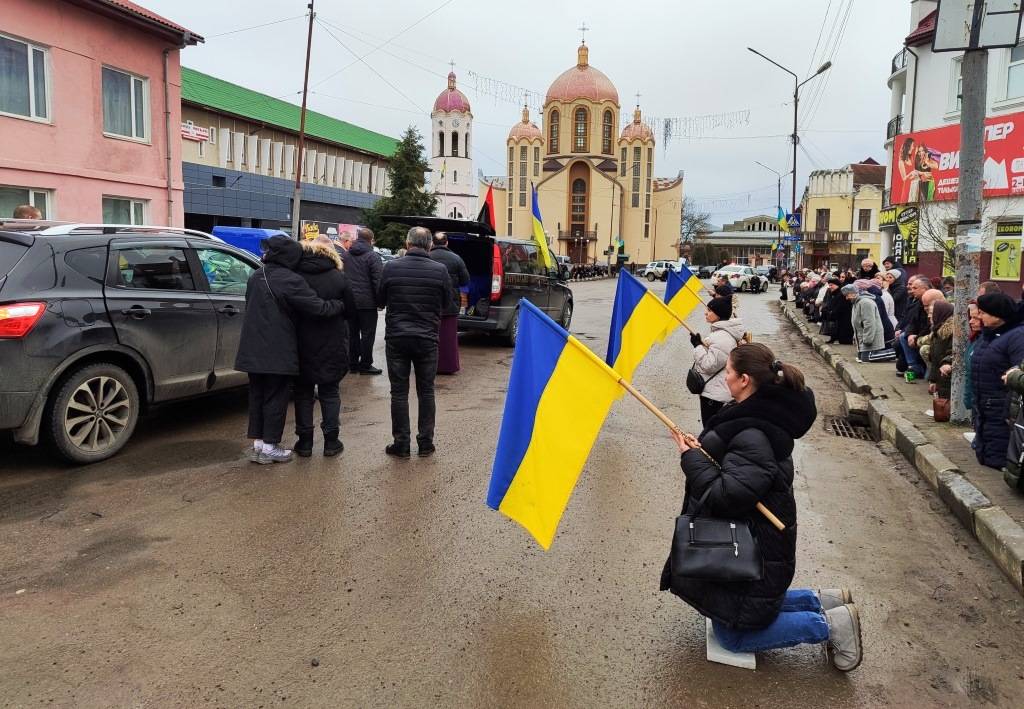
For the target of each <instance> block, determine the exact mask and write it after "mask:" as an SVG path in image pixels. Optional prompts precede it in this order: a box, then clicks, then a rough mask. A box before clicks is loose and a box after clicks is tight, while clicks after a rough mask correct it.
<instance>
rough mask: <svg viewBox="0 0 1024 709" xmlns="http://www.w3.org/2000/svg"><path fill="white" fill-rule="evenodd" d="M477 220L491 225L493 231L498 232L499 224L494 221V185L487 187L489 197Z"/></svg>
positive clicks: (485, 200) (485, 199) (486, 198)
mask: <svg viewBox="0 0 1024 709" xmlns="http://www.w3.org/2000/svg"><path fill="white" fill-rule="evenodd" d="M476 220H477V221H478V222H481V223H483V224H487V225H489V226H490V227H491V230H492V231H497V224H496V223H495V220H494V185H487V196H486V197H485V198H484V204H483V206H482V207H480V214H478V215H477V217H476Z"/></svg>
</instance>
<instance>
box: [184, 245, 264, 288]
mask: <svg viewBox="0 0 1024 709" xmlns="http://www.w3.org/2000/svg"><path fill="white" fill-rule="evenodd" d="M196 254H198V255H199V263H201V264H202V265H203V272H204V273H205V274H206V280H207V281H208V282H209V284H210V292H212V293H225V294H228V295H245V286H246V284H247V283H248V282H249V276H251V275H252V272H253V271H254V270H256V269H254V268H253V267H252V266H250V265H249V264H248V263H246V262H245V261H243V260H242V259H240V258H238V257H237V256H235V255H234V254H229V253H228V252H227V251H221V250H220V249H196Z"/></svg>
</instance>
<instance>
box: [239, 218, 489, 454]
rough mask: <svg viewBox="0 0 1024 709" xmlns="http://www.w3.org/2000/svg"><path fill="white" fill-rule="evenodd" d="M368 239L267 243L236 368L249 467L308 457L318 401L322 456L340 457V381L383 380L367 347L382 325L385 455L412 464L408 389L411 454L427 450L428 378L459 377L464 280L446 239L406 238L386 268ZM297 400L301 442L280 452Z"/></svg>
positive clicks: (252, 285)
mask: <svg viewBox="0 0 1024 709" xmlns="http://www.w3.org/2000/svg"><path fill="white" fill-rule="evenodd" d="M373 241H374V235H373V232H372V231H370V230H369V229H366V228H364V227H360V228H359V230H358V232H357V235H356V238H355V239H352V238H351V237H349V236H348V235H345V236H343V237H341V238H340V239H339V240H338V242H337V243H335V242H333V241H331V240H330V239H329V238H327V237H326V236H322V237H318V238H317V239H315V240H311V241H303V242H298V241H295V240H293V239H290V238H288V237H284V236H275V237H271V238H270V239H267V241H266V251H265V252H264V254H263V257H262V259H263V267H262V268H260V269H258V270H256V271H254V272H253V274H252V275H251V276H250V278H249V281H248V285H247V287H246V295H245V299H246V312H245V320H244V322H243V325H242V335H241V339H240V343H239V348H238V354H237V357H236V360H235V368H236V369H238V370H239V371H242V372H246V373H248V375H249V427H248V437H249V439H250V440H251V441H252V450H251V454H250V460H252V461H253V462H254V463H260V464H268V463H286V462H288V461H290V460H292V456H293V452H294V454H296V455H299V456H303V457H308V456H310V455H312V453H313V430H314V405H315V402H316V401H319V402H320V418H321V424H320V425H321V429H322V431H323V437H324V450H323V453H324V455H325V456H328V457H330V456H335V455H338V454H339V453H341V452H342V450H343V449H344V445H343V444H342V442H341V439H340V412H341V396H340V385H341V381H342V380H343V379H344V378H345V376H346V375H347V374H349V373H357V374H363V375H378V374H381V373H382V370H381V369H380V368H378V367H376V366H374V362H373V346H374V338H375V336H376V332H377V314H378V311H379V310H384V311H385V321H384V322H385V325H384V339H385V357H386V360H387V369H388V378H389V379H390V384H391V428H392V438H393V441H392V443H390V444H389V445H388V446H387V447H386V448H385V453H387V454H388V455H390V456H394V457H397V458H409V457H410V456H411V439H412V433H411V430H410V423H409V380H410V378H411V377H412V376H413V374H415V378H416V394H417V399H418V420H417V436H416V442H417V453H418V454H419V455H420V456H428V455H431V454H432V453H434V451H435V450H436V448H435V445H434V420H435V403H434V379H435V375H436V374H454V373H456V372H457V371H458V370H459V355H458V323H457V318H458V314H459V312H460V308H461V309H464V308H465V298H466V295H465V288H466V287H467V286H468V284H469V272H468V270H467V269H466V264H465V263H464V262H463V261H462V259H461V258H460V257H459V256H458V255H457V254H455V253H454V252H452V251H451V250H450V249H448V248H447V244H448V242H447V237H446V236H445V235H444V234H443V233H440V232H439V233H437V234H433V235H432V234H431V232H430V231H429V230H428V229H424V228H422V227H413V228H412V229H410V230H409V233H408V235H407V237H406V249H405V253H404V255H403V256H402V257H401V258H397V259H394V260H392V261H389V262H388V263H387V264H382V262H381V259H380V257H379V256H378V255H377V253H376V252H375V251H374V250H373ZM293 392H294V405H295V435H296V441H295V444H294V445H293V446H292V447H291V448H286V447H284V446H283V445H282V441H283V438H284V427H285V418H286V416H287V410H288V401H289V398H290V397H291V396H292V393H293Z"/></svg>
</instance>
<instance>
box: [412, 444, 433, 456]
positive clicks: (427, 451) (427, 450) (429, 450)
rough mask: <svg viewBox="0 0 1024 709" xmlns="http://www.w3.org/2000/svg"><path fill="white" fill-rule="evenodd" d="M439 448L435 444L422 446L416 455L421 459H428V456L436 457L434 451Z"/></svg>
mask: <svg viewBox="0 0 1024 709" xmlns="http://www.w3.org/2000/svg"><path fill="white" fill-rule="evenodd" d="M436 450H437V447H436V446H434V444H433V443H427V444H426V445H423V446H420V447H419V450H417V451H416V455H418V456H419V457H420V458H426V457H427V456H428V455H434V451H436Z"/></svg>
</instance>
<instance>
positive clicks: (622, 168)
mask: <svg viewBox="0 0 1024 709" xmlns="http://www.w3.org/2000/svg"><path fill="white" fill-rule="evenodd" d="M626 155H627V153H626V148H623V149H622V152H621V154H620V156H619V177H625V176H626V165H627V163H626Z"/></svg>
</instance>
